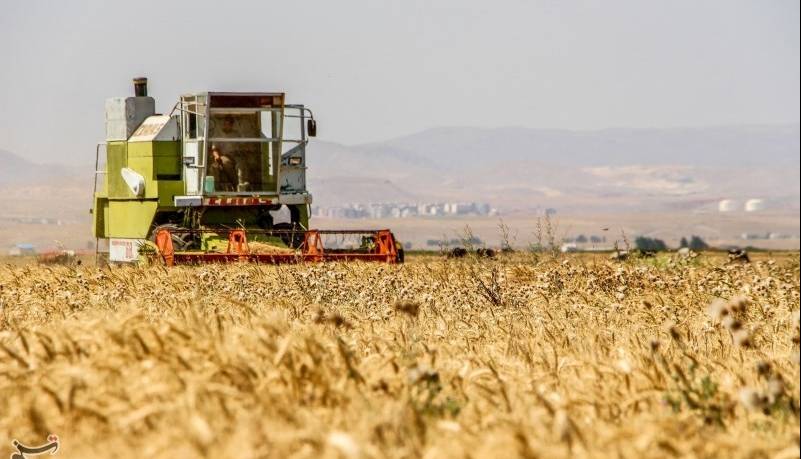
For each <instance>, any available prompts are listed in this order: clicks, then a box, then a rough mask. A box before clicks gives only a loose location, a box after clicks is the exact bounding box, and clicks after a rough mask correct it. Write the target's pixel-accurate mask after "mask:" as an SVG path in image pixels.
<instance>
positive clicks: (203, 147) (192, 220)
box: [92, 78, 402, 264]
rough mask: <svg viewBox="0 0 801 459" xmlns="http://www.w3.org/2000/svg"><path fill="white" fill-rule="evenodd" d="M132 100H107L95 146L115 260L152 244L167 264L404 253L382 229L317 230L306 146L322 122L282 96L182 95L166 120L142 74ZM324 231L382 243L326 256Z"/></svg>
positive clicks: (105, 236) (100, 205)
mask: <svg viewBox="0 0 801 459" xmlns="http://www.w3.org/2000/svg"><path fill="white" fill-rule="evenodd" d="M134 94H135V95H134V96H133V97H118V98H112V99H108V100H106V141H105V142H103V143H101V144H98V148H97V150H96V166H97V167H96V168H95V169H96V176H95V192H94V204H93V209H92V214H93V219H94V224H93V231H94V235H95V237H96V238H97V239H98V251H99V253H101V254H102V253H107V255H108V260H109V261H112V262H132V261H138V260H139V259H140V258H141V255H142V253H143V252H147V251H151V252H152V251H153V250H154V249H155V251H156V252H157V253H159V254H160V255H161V257H162V258H163V259H164V261H165V262H167V263H168V264H173V263H180V262H189V263H202V262H221V261H234V260H248V261H256V262H265V263H270V262H271V263H279V262H281V263H283V262H291V261H302V260H309V261H320V260H336V259H348V260H350V259H363V260H378V261H388V262H395V261H399V259H400V258H402V255H400V254H399V251H400V250H401V249H400V247H399V245H398V244H397V243H396V242H395V241H394V236H392V233H391V232H389V231H386V230H382V231H373V230H365V231H357V232H353V231H344V232H338V231H330V230H328V231H323V232H320V231H313V230H310V229H309V215H310V206H311V203H312V195H311V194H310V193H309V192H308V190H307V189H306V147H307V145H308V143H309V137H314V136H315V135H316V132H317V123H316V121H315V119H314V115H313V113H312V111H311V110H309V109H308V108H306V107H305V106H303V105H290V104H286V103H285V100H284V98H285V96H284V93H280V92H253V93H250V92H248V93H244V92H242V93H239V92H237V93H233V92H199V93H192V94H185V95H183V96H181V97H180V98H179V100H178V102H177V103H176V104H175V105H174V107H173V109H172V110H171V112H170V113H169V114H168V115H160V114H156V112H155V100H154V99H153V98H152V97H149V96H148V95H147V79H146V78H136V79H134ZM387 234H389V237H390V238H391V239H392V241H391V242H392V243H391V247H390V244H388V243H387V241H386V238H387ZM326 235H329V236H337V235H339V236H346V235H352V236H354V237H363V238H368V239H371V240H373V241H374V243H373V244H370V245H367V246H365V245H364V244H361V246H360V247H358V248H353V249H342V248H333V249H331V250H326V247H325V244H324V242H323V240H324V239H325V236H326ZM382 238H383V241H382ZM148 241H149V242H148ZM165 254H168V256H166V255H165Z"/></svg>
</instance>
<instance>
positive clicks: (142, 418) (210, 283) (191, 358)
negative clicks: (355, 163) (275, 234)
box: [0, 254, 799, 459]
mask: <svg viewBox="0 0 801 459" xmlns="http://www.w3.org/2000/svg"><path fill="white" fill-rule="evenodd" d="M798 309H799V259H798V255H797V254H792V255H790V256H785V257H782V258H780V259H776V260H771V259H767V258H763V259H760V260H759V261H756V262H754V263H751V264H742V265H741V264H727V263H725V261H724V260H720V259H714V258H709V257H706V256H701V257H699V258H696V259H691V260H684V259H674V258H670V257H667V256H666V257H662V258H659V259H650V260H628V261H625V262H613V261H609V260H602V259H590V258H584V257H581V256H569V257H550V256H534V255H526V254H516V255H510V256H503V257H498V258H496V259H478V258H472V257H468V258H466V259H461V260H448V259H444V258H436V257H431V258H420V259H413V260H411V262H409V263H407V264H405V265H398V266H390V265H375V264H360V263H353V264H325V265H304V266H280V267H275V266H255V265H244V266H242V265H232V266H203V267H177V268H171V269H166V268H163V267H160V266H151V267H115V268H103V269H98V268H94V267H89V266H77V267H68V266H37V265H32V266H11V265H6V266H0V456H1V457H6V456H4V455H9V454H11V452H12V449H11V441H12V439H19V440H20V441H23V442H26V443H32V444H36V443H41V442H42V440H44V439H45V437H46V436H47V435H48V434H51V433H54V434H57V435H58V436H59V438H60V441H61V449H60V450H59V452H58V453H57V457H68V458H112V457H114V458H144V457H157V458H183V457H237V458H261V457H275V458H316V457H322V458H347V459H353V458H440V457H441V458H486V457H503V458H507V457H508V458H515V457H519V458H527V459H530V458H567V457H575V458H589V457H598V458H640V457H654V458H662V457H665V458H673V457H697V458H705V457H714V458H776V459H779V458H797V457H799V312H798Z"/></svg>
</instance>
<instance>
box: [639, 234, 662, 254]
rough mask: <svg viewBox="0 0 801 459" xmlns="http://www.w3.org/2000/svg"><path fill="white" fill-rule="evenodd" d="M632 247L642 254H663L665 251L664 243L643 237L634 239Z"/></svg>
mask: <svg viewBox="0 0 801 459" xmlns="http://www.w3.org/2000/svg"><path fill="white" fill-rule="evenodd" d="M634 245H635V246H636V247H637V248H638V249H639V250H642V251H643V252H663V251H665V250H667V244H665V241H663V240H661V239H656V238H650V237H645V236H640V237H638V238H637V239H635V240H634Z"/></svg>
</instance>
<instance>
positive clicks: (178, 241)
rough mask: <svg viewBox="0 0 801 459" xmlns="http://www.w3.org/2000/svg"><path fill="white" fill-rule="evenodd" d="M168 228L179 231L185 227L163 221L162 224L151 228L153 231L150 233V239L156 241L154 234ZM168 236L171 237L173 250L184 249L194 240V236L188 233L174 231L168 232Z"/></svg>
mask: <svg viewBox="0 0 801 459" xmlns="http://www.w3.org/2000/svg"><path fill="white" fill-rule="evenodd" d="M162 229H168V230H171V231H181V230H185V228H181V227H180V226H178V225H176V224H174V223H165V224H163V225H158V226H156V227H155V228H153V232H152V233H151V234H150V241H151V242H153V243H155V242H156V234H158V232H159V230H162ZM170 238H171V239H172V245H173V247H174V248H175V250H186V249H188V248H190V247H191V246H192V244H193V242H194V236H193V235H192V234H189V233H180V232H174V233H170Z"/></svg>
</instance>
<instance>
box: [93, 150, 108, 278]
mask: <svg viewBox="0 0 801 459" xmlns="http://www.w3.org/2000/svg"><path fill="white" fill-rule="evenodd" d="M105 146H106V142H99V143H98V144H97V145H96V146H95V174H94V176H93V177H92V182H93V183H92V208H93V209H94V205H95V196H96V195H97V178H98V176H99V175H106V174H107V173H108V172H107V169H108V150H107V149H106V148H103V153H104V154H105V155H106V157H105V158H104V159H103V169H100V164H101V163H100V147H105ZM93 212H97V209H94V210H93ZM99 260H100V238H95V266H96V265H97V264H98V261H99Z"/></svg>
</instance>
